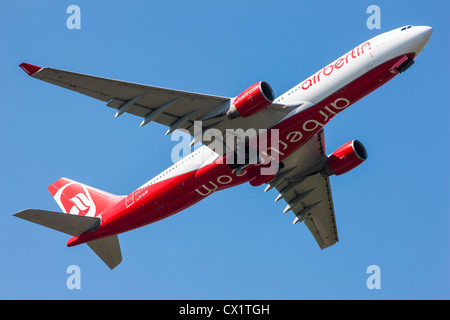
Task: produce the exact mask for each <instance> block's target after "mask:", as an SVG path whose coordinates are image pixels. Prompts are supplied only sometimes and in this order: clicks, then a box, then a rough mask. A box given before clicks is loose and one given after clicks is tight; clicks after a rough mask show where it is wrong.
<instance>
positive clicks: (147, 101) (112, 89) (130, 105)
mask: <svg viewBox="0 0 450 320" xmlns="http://www.w3.org/2000/svg"><path fill="white" fill-rule="evenodd" d="M20 67H21V68H22V69H23V70H24V71H25V72H27V74H28V75H30V76H31V77H33V78H36V79H39V80H42V81H46V82H49V83H51V84H54V85H57V86H60V87H63V88H66V89H70V90H73V91H76V92H79V93H82V94H84V95H87V96H89V97H92V98H95V99H98V100H101V101H104V102H107V104H106V105H107V106H108V107H110V108H113V109H116V110H117V112H116V117H118V116H120V115H121V114H123V113H129V114H133V115H135V116H138V117H140V118H142V122H141V124H140V125H141V126H143V125H146V124H147V123H149V122H151V121H154V122H158V123H160V124H163V125H165V126H167V127H168V130H167V132H166V135H167V134H169V133H171V132H173V131H174V130H176V129H186V130H188V131H189V133H190V134H191V135H192V136H193V137H194V121H195V120H202V121H203V122H202V125H203V128H202V129H203V131H204V130H206V129H210V128H215V129H218V130H220V132H221V133H222V134H223V135H224V133H225V130H226V129H237V128H241V129H243V130H244V131H245V130H247V129H249V128H253V129H256V130H258V129H267V128H270V127H271V126H273V125H274V124H275V123H276V122H278V121H279V120H281V119H282V118H283V117H284V116H285V115H286V114H287V113H288V111H289V110H288V109H284V108H283V107H284V106H283V105H278V104H272V105H270V106H269V107H267V108H266V109H265V110H263V111H261V112H259V113H257V114H255V115H254V116H252V117H248V118H235V119H233V120H229V119H228V118H227V117H226V115H224V113H223V111H224V110H225V111H226V110H228V108H229V106H230V103H231V99H230V98H228V97H221V96H213V95H206V94H199V93H193V92H186V91H179V90H173V89H166V88H160V87H154V86H148V85H143V84H137V83H131V82H125V81H119V80H112V79H106V78H100V77H95V76H90V75H86V74H80V73H74V72H69V71H64V70H58V69H52V68H40V67H37V66H33V65H30V64H27V63H22V64H21V65H20ZM205 144H207V143H205Z"/></svg>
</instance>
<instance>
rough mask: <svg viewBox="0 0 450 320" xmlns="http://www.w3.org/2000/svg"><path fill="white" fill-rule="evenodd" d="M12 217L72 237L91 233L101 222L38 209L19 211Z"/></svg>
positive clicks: (91, 218) (98, 219)
mask: <svg viewBox="0 0 450 320" xmlns="http://www.w3.org/2000/svg"><path fill="white" fill-rule="evenodd" d="M14 216H16V217H18V218H22V219H24V220H28V221H31V222H34V223H37V224H40V225H41V226H44V227H47V228H50V229H54V230H57V231H60V232H64V233H67V234H70V235H72V236H78V235H80V234H82V233H83V232H86V231H89V230H92V231H93V230H95V229H96V228H97V227H98V226H99V225H100V222H101V220H100V218H94V217H86V216H78V215H73V214H66V213H61V212H54V211H45V210H38V209H27V210H23V211H19V212H17V213H15V214H14Z"/></svg>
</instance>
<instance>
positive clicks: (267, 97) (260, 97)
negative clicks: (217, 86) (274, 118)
mask: <svg viewBox="0 0 450 320" xmlns="http://www.w3.org/2000/svg"><path fill="white" fill-rule="evenodd" d="M274 99H275V95H274V93H273V90H272V88H271V87H270V86H269V84H268V83H267V82H265V81H260V82H257V83H255V84H254V85H252V86H251V87H249V88H247V89H246V90H245V91H244V92H242V93H241V94H240V95H238V96H237V97H236V98H235V99H234V101H233V103H232V104H231V107H230V109H229V110H228V112H227V117H228V118H229V119H234V118H237V117H243V118H245V117H250V116H252V115H254V114H256V113H258V112H260V111H261V110H263V109H265V108H267V107H268V106H270V105H271V104H272V102H273V100H274Z"/></svg>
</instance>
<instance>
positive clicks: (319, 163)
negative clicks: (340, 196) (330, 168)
mask: <svg viewBox="0 0 450 320" xmlns="http://www.w3.org/2000/svg"><path fill="white" fill-rule="evenodd" d="M323 141H324V140H323V130H322V131H320V132H319V133H318V134H317V135H315V136H314V137H313V138H311V139H310V140H309V141H308V142H307V143H306V144H305V145H303V147H301V148H300V149H298V150H297V151H296V152H294V153H293V154H292V155H291V156H290V157H288V158H287V159H286V160H285V161H283V163H284V165H285V166H284V168H283V169H282V170H281V171H280V173H279V175H278V176H279V177H282V179H277V177H275V179H274V180H272V181H271V182H270V183H269V184H270V186H271V187H275V188H276V189H277V190H278V192H279V195H278V197H277V199H276V200H277V201H278V200H279V199H281V198H283V199H284V200H285V201H286V202H287V206H286V208H285V209H284V212H289V211H292V212H293V213H294V216H295V218H294V224H296V223H298V222H305V225H306V226H307V227H308V229H309V231H310V232H311V234H312V235H313V237H314V239H315V240H316V242H317V244H318V245H319V247H320V248H321V249H325V248H327V247H329V246H331V245H333V244H335V243H336V242H338V241H339V238H338V233H337V227H336V219H335V214H334V206H333V198H332V195H331V188H330V180H329V177H328V176H327V175H326V174H324V173H323V172H322V168H323V166H324V164H325V162H326V160H327V156H326V155H325V147H324V143H323ZM285 173H286V174H285Z"/></svg>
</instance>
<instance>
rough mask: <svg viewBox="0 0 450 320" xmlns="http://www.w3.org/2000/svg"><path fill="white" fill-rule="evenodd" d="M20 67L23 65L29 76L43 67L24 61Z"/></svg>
mask: <svg viewBox="0 0 450 320" xmlns="http://www.w3.org/2000/svg"><path fill="white" fill-rule="evenodd" d="M19 67H21V68H22V69H23V71H25V72H26V73H27V74H28V75H29V76H32V75H33V74H35V73H36V72H38V71H40V70H41V69H42V68H41V67H37V66H34V65H32V64H29V63H25V62H22V63H21V64H20V65H19Z"/></svg>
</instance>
